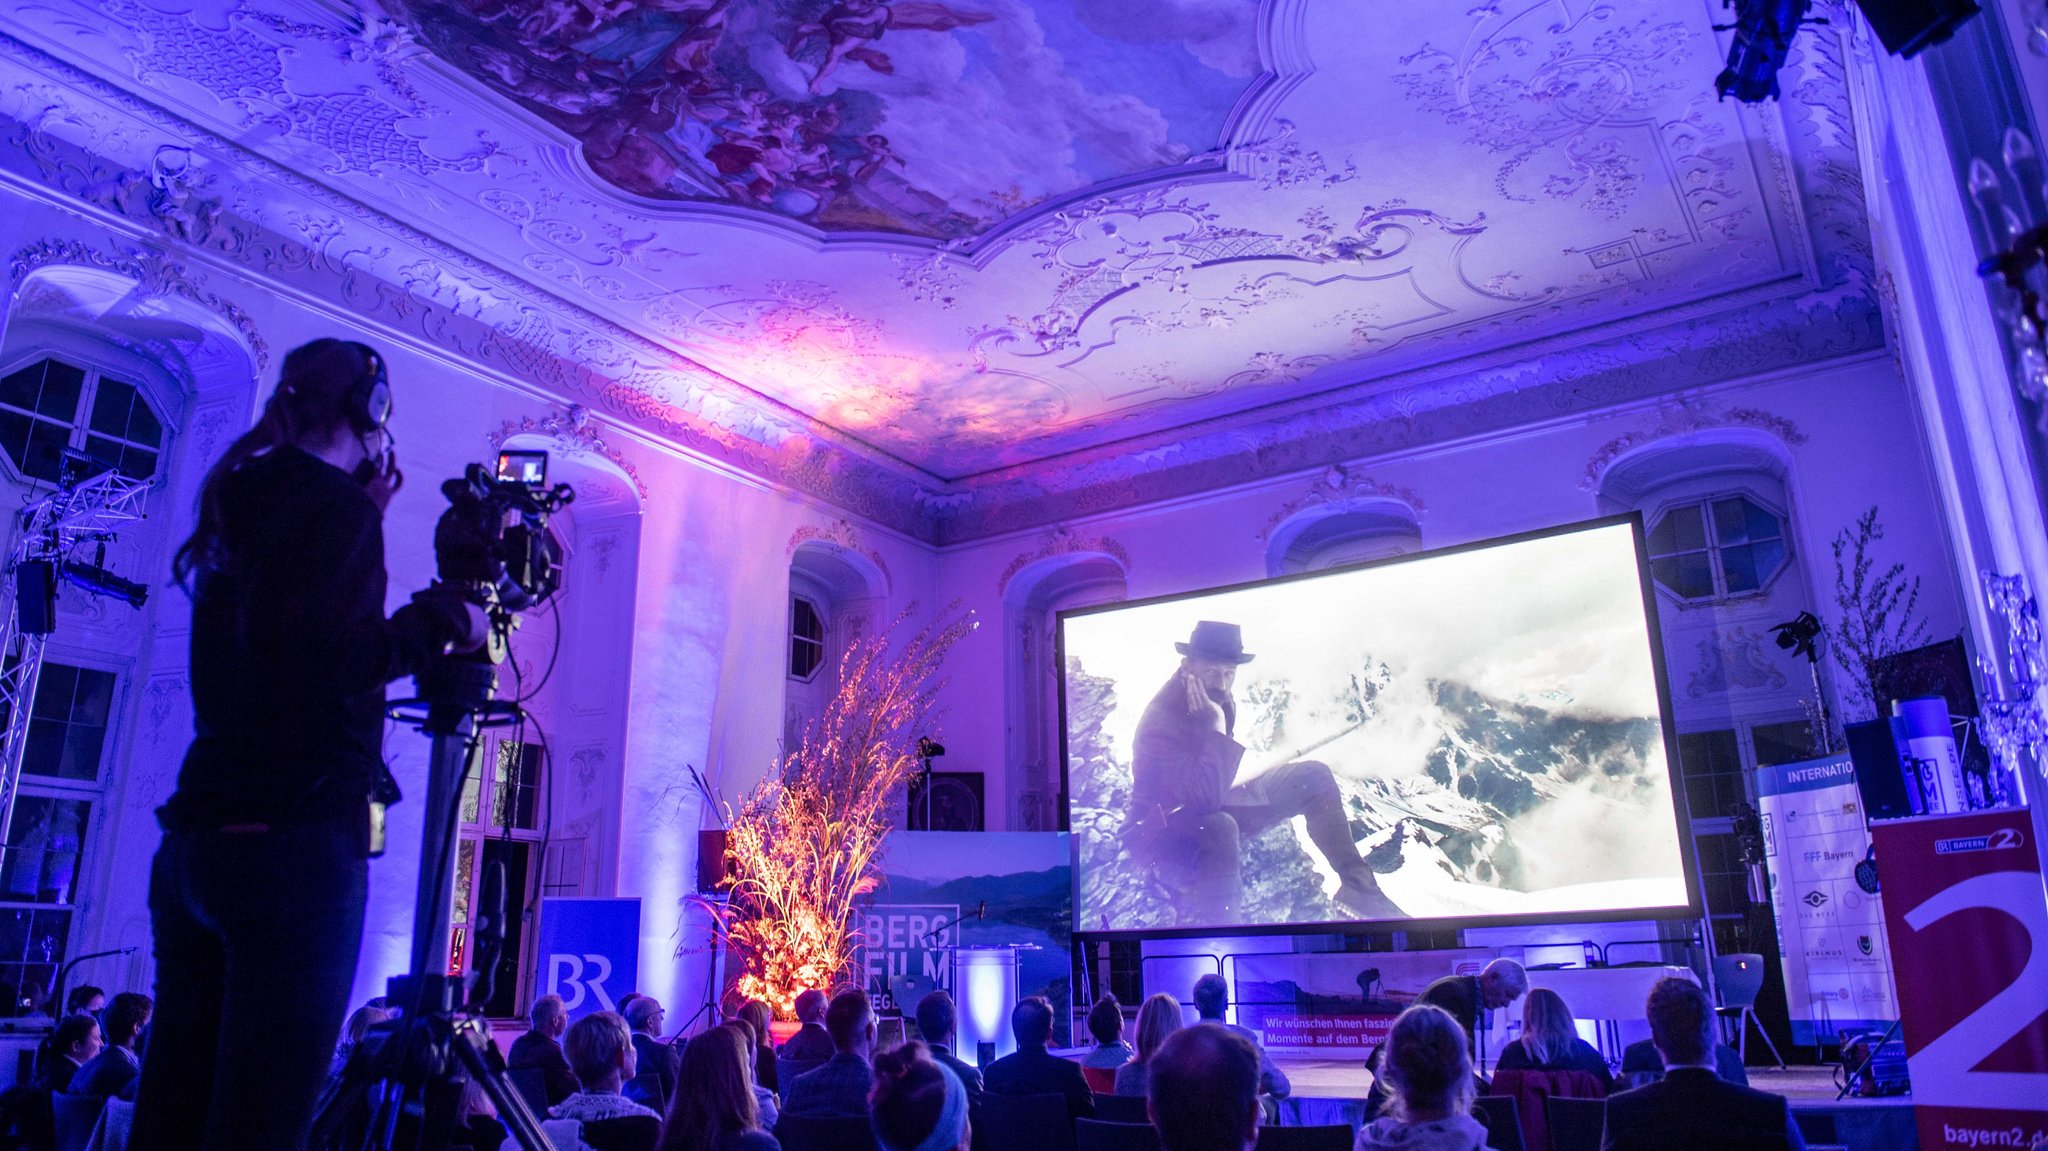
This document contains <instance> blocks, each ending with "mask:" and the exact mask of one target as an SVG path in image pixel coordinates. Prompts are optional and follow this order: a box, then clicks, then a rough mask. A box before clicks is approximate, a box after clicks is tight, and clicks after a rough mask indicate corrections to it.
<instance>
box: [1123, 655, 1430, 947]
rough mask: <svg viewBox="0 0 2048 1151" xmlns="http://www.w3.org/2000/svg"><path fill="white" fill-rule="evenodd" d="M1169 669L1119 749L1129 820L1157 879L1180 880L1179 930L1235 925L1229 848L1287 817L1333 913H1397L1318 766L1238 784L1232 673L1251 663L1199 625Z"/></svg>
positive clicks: (1234, 856)
mask: <svg viewBox="0 0 2048 1151" xmlns="http://www.w3.org/2000/svg"><path fill="white" fill-rule="evenodd" d="M1173 646H1174V649H1175V650H1176V651H1178V652H1180V654H1181V662H1180V666H1179V667H1178V668H1177V669H1175V671H1174V673H1173V675H1172V677H1171V678H1169V679H1168V680H1167V681H1166V684H1165V686H1163V687H1161V688H1160V689H1159V692H1158V694H1156V695H1154V696H1153V697H1152V701H1151V702H1150V703H1149V704H1147V705H1146V706H1145V711H1144V714H1143V715H1142V716H1140V717H1139V719H1138V730H1137V733H1136V735H1134V736H1133V737H1132V740H1131V815H1130V818H1131V820H1132V821H1133V823H1134V824H1135V825H1136V826H1139V827H1143V828H1150V829H1151V833H1150V834H1149V835H1146V836H1143V837H1142V838H1143V839H1145V840H1146V841H1147V842H1149V843H1150V844H1151V846H1150V848H1149V851H1150V853H1151V854H1152V855H1153V857H1154V859H1155V861H1156V862H1158V864H1159V865H1160V870H1161V872H1162V873H1163V874H1164V875H1165V876H1166V877H1168V878H1172V877H1186V879H1187V882H1188V886H1187V888H1186V890H1185V893H1184V894H1185V895H1186V897H1187V900H1188V903H1189V906H1188V913H1189V914H1188V915H1186V916H1183V917H1182V918H1181V922H1183V923H1189V922H1195V923H1218V924H1223V923H1236V922H1239V920H1240V916H1241V912H1242V903H1243V899H1244V876H1243V872H1242V860H1241V857H1240V855H1241V845H1242V843H1243V841H1244V840H1247V839H1250V838H1252V837H1253V836H1256V835H1259V834H1261V833H1262V832H1265V831H1267V830H1269V829H1271V828H1275V827H1279V826H1280V825H1281V824H1284V823H1286V822H1287V821H1288V820H1290V819H1292V818H1294V817H1295V816H1297V815H1299V816H1303V817H1305V818H1306V820H1307V823H1308V836H1309V839H1310V841H1312V842H1313V843H1314V844H1315V846H1316V850H1317V851H1319V852H1321V853H1322V856H1323V858H1324V859H1325V860H1327V861H1328V862H1329V865H1330V869H1331V870H1332V871H1335V872H1336V873H1337V878H1338V880H1339V881H1340V883H1341V886H1339V887H1338V889H1337V894H1336V897H1335V898H1336V900H1337V902H1338V903H1340V904H1342V905H1344V906H1345V907H1348V908H1350V909H1351V910H1352V911H1353V912H1354V913H1356V914H1359V915H1362V916H1367V917H1371V918H1386V917H1393V916H1398V915H1400V914H1401V909H1400V908H1399V907H1396V906H1395V905H1394V903H1393V901H1391V900H1389V899H1388V898H1387V897H1386V896H1385V895H1384V894H1382V893H1381V891H1380V887H1379V881H1378V880H1377V879H1376V878H1375V877H1374V876H1373V872H1372V868H1371V867H1370V866H1368V865H1367V863H1366V861H1365V857H1364V856H1362V855H1360V854H1359V852H1358V844H1357V842H1356V841H1355V840H1353V839H1352V837H1351V821H1350V817H1349V816H1347V815H1346V814H1345V812H1344V796H1343V793H1342V792H1340V791H1339V790H1338V789H1337V781H1336V778H1335V777H1334V776H1332V775H1331V774H1330V769H1329V767H1328V766H1326V765H1324V764H1322V763H1317V762H1314V761H1311V760H1303V761H1300V762H1297V763H1289V764H1284V765H1282V766H1280V767H1276V768H1273V769H1272V770H1270V771H1266V772H1262V773H1261V774H1259V775H1258V776H1256V777H1254V778H1252V779H1251V780H1248V781H1247V782H1245V783H1238V782H1237V776H1238V771H1239V769H1240V768H1241V767H1242V766H1243V763H1244V755H1245V746H1244V745H1243V744H1241V743H1239V742H1238V741H1237V740H1236V738H1235V737H1234V733H1235V731H1236V727H1237V701H1236V700H1235V698H1234V697H1233V696H1232V694H1231V689H1232V688H1233V686H1234V685H1235V684H1236V682H1237V670H1238V668H1240V667H1242V666H1243V665H1245V664H1247V663H1250V662H1251V661H1252V660H1253V658H1255V657H1253V656H1252V655H1251V654H1250V653H1248V652H1246V651H1245V650H1244V639H1243V636H1242V634H1241V632H1240V630H1239V628H1238V625H1236V624H1234V623H1218V622H1216V621H1214V620H1203V621H1202V622H1200V623H1198V624H1196V625H1195V630H1194V632H1193V634H1192V635H1190V636H1189V637H1188V642H1186V643H1176V644H1174V645H1173Z"/></svg>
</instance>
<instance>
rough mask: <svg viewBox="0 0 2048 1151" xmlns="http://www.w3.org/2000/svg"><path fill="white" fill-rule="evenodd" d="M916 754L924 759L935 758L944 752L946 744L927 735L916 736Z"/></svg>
mask: <svg viewBox="0 0 2048 1151" xmlns="http://www.w3.org/2000/svg"><path fill="white" fill-rule="evenodd" d="M917 754H918V755H920V756H922V757H924V758H925V759H937V758H939V757H940V756H942V755H944V754H946V745H945V744H943V743H940V742H939V741H938V740H935V739H933V738H932V737H931V736H928V735H920V736H918V737H917Z"/></svg>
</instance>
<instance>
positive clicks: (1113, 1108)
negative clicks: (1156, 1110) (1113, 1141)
mask: <svg viewBox="0 0 2048 1151" xmlns="http://www.w3.org/2000/svg"><path fill="white" fill-rule="evenodd" d="M1095 1117H1096V1118H1097V1119H1100V1120H1103V1121H1104V1122H1107V1123H1150V1122H1152V1114H1151V1112H1149V1111H1146V1110H1145V1097H1144V1096H1143V1095H1104V1094H1103V1093H1102V1092H1100V1091H1097V1092H1096V1093H1095Z"/></svg>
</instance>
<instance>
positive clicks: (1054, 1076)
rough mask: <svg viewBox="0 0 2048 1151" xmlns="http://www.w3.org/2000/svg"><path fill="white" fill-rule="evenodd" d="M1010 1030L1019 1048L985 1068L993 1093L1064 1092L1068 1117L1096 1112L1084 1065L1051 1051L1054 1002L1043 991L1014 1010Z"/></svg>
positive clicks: (984, 1081)
mask: <svg viewBox="0 0 2048 1151" xmlns="http://www.w3.org/2000/svg"><path fill="white" fill-rule="evenodd" d="M1010 1031H1011V1032H1012V1033H1013V1034H1014V1035H1016V1037H1017V1049H1016V1050H1015V1051H1012V1052H1011V1053H1009V1054H1008V1055H1005V1056H1003V1057H1002V1058H1001V1059H998V1060H996V1061H995V1062H994V1063H991V1064H989V1065H988V1067H987V1068H986V1069H984V1070H983V1071H982V1074H981V1081H982V1083H983V1084H985V1085H986V1086H987V1088H988V1091H989V1093H990V1094H992V1095H1064V1096H1066V1099H1067V1117H1068V1118H1070V1119H1075V1118H1080V1117H1081V1116H1084V1115H1093V1114H1095V1093H1094V1092H1092V1091H1090V1090H1089V1089H1088V1080H1087V1079H1085V1078H1083V1077H1082V1075H1081V1065H1080V1064H1078V1063H1076V1062H1074V1061H1073V1060H1071V1059H1062V1058H1060V1057H1059V1056H1057V1055H1054V1054H1053V1053H1052V1052H1050V1051H1047V1050H1046V1049H1045V1048H1046V1045H1047V1044H1048V1043H1051V1042H1052V1004H1051V1003H1050V1002H1049V1001H1047V1000H1046V998H1045V997H1044V996H1042V995H1032V996H1028V997H1026V998H1025V999H1023V1000H1022V1001H1020V1002H1019V1003H1018V1004H1017V1006H1016V1008H1015V1009H1013V1010H1012V1011H1011V1012H1010Z"/></svg>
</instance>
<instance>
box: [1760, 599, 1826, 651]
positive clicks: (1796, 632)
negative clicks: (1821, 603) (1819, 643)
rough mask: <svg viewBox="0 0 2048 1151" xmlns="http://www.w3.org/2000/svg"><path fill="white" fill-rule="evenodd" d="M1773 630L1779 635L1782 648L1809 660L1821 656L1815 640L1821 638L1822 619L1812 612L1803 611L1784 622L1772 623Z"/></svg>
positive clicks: (1779, 643)
mask: <svg viewBox="0 0 2048 1151" xmlns="http://www.w3.org/2000/svg"><path fill="white" fill-rule="evenodd" d="M1771 631H1772V632H1773V633H1775V634H1776V635H1777V637H1778V646H1779V647H1780V648H1782V649H1784V650H1786V651H1789V652H1791V653H1792V654H1793V655H1803V656H1805V657H1806V658H1807V659H1809V660H1816V659H1819V658H1820V653H1819V652H1818V651H1816V650H1815V648H1814V641H1815V640H1817V639H1819V638H1820V620H1818V619H1815V618H1814V615H1813V613H1812V612H1810V611H1803V612H1800V613H1799V614H1798V615H1796V616H1794V617H1792V618H1791V619H1788V620H1786V621H1785V622H1784V623H1780V624H1772V625H1771Z"/></svg>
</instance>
